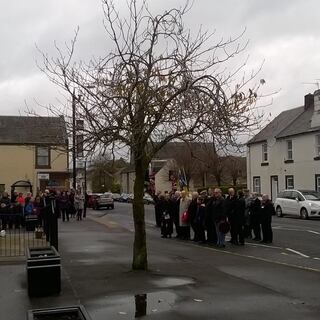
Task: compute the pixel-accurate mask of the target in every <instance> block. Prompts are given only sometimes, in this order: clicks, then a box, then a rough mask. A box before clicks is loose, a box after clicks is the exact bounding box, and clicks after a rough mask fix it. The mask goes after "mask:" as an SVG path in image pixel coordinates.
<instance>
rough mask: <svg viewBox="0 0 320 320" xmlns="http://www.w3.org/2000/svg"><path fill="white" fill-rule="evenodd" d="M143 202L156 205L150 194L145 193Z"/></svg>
mask: <svg viewBox="0 0 320 320" xmlns="http://www.w3.org/2000/svg"><path fill="white" fill-rule="evenodd" d="M143 202H144V203H146V204H154V200H153V198H152V196H151V195H150V194H149V193H145V194H144V196H143Z"/></svg>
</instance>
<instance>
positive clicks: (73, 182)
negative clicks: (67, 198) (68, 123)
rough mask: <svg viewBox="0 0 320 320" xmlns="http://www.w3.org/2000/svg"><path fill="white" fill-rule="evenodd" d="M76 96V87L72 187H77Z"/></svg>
mask: <svg viewBox="0 0 320 320" xmlns="http://www.w3.org/2000/svg"><path fill="white" fill-rule="evenodd" d="M76 160H77V156H76V96H75V89H73V92H72V187H73V189H74V190H76V187H77V164H76Z"/></svg>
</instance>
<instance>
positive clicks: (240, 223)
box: [234, 191, 246, 245]
mask: <svg viewBox="0 0 320 320" xmlns="http://www.w3.org/2000/svg"><path fill="white" fill-rule="evenodd" d="M245 211H246V200H245V198H244V193H243V192H242V191H239V192H238V198H237V201H236V209H235V213H234V228H235V230H234V237H235V243H238V244H240V245H244V227H245Z"/></svg>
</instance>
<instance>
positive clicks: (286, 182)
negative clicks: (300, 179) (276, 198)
mask: <svg viewBox="0 0 320 320" xmlns="http://www.w3.org/2000/svg"><path fill="white" fill-rule="evenodd" d="M289 179H292V187H291V186H289V183H288V181H289ZM285 186H286V189H287V190H292V189H294V176H293V175H286V176H285Z"/></svg>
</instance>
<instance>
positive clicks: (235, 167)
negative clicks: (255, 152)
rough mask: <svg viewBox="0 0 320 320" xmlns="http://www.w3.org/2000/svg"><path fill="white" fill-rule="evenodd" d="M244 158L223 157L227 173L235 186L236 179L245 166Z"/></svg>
mask: <svg viewBox="0 0 320 320" xmlns="http://www.w3.org/2000/svg"><path fill="white" fill-rule="evenodd" d="M245 161H246V160H245V158H241V157H236V156H228V157H226V159H225V162H226V163H225V167H226V170H227V171H228V174H229V176H230V178H231V180H232V184H233V185H234V186H236V185H237V184H238V179H239V178H240V177H241V175H242V174H243V171H245V168H246V162H245Z"/></svg>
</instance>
